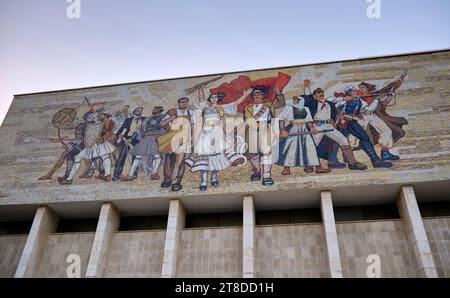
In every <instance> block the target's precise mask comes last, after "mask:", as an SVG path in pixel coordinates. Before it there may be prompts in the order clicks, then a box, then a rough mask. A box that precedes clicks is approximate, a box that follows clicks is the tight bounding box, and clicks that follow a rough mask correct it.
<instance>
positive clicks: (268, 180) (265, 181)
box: [262, 177, 274, 186]
mask: <svg viewBox="0 0 450 298" xmlns="http://www.w3.org/2000/svg"><path fill="white" fill-rule="evenodd" d="M273 184H274V181H273V179H272V178H270V177H268V178H263V180H262V185H264V186H271V185H273Z"/></svg>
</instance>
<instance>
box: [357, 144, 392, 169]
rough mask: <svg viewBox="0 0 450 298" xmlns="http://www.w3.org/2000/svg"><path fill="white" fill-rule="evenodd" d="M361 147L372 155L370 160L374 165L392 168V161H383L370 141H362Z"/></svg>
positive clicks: (375, 166)
mask: <svg viewBox="0 0 450 298" xmlns="http://www.w3.org/2000/svg"><path fill="white" fill-rule="evenodd" d="M360 144H361V148H362V149H363V150H364V152H366V154H367V155H368V156H369V157H370V160H371V161H372V165H373V167H374V168H390V167H392V163H390V162H385V161H382V160H381V159H380V158H379V157H378V155H377V153H376V152H375V149H373V146H372V144H371V143H370V142H369V141H364V142H362V141H361V142H360Z"/></svg>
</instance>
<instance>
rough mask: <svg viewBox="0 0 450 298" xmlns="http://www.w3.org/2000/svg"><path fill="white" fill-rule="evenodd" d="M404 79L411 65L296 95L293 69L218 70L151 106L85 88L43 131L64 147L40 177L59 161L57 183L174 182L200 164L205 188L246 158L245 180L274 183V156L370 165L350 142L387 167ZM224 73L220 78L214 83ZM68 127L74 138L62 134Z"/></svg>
mask: <svg viewBox="0 0 450 298" xmlns="http://www.w3.org/2000/svg"><path fill="white" fill-rule="evenodd" d="M406 78H407V69H405V70H404V71H403V73H401V74H400V75H399V76H398V78H397V79H395V80H394V81H392V82H391V83H389V84H387V85H383V86H377V85H376V84H374V83H373V82H359V83H358V84H356V85H348V86H346V87H345V88H344V89H342V90H339V91H337V92H334V93H333V94H332V95H331V96H329V97H325V91H324V89H323V88H324V87H322V86H316V87H317V88H315V89H314V90H313V89H312V88H311V86H312V85H313V80H311V79H309V78H307V79H305V80H304V81H303V88H302V89H299V90H297V92H296V93H297V94H298V95H295V96H293V97H292V98H288V99H287V98H286V96H285V95H284V94H283V90H284V88H285V87H286V86H287V85H288V84H289V81H290V80H291V77H290V76H289V75H287V74H285V73H283V72H278V74H277V75H276V76H274V77H264V78H261V79H257V80H252V79H251V78H250V77H249V76H246V75H240V76H239V77H238V78H236V79H233V80H230V81H227V76H226V75H221V76H217V77H215V78H213V79H208V80H206V81H203V82H200V83H198V84H196V85H194V86H192V87H189V88H187V89H185V90H184V93H185V94H184V96H183V97H180V98H178V99H176V103H177V105H178V106H177V107H175V108H173V107H172V106H170V105H168V106H160V105H157V106H156V105H155V106H154V107H153V108H152V110H151V111H145V110H144V108H143V107H142V106H135V107H130V105H126V104H122V103H120V102H119V103H108V102H102V101H95V100H92V99H89V98H88V97H87V96H86V97H84V100H83V102H82V103H80V105H79V106H77V107H65V108H63V109H61V110H59V111H57V112H56V113H55V115H54V116H53V118H52V125H53V127H54V129H55V130H56V135H57V136H56V137H53V136H52V137H49V138H48V140H49V141H50V142H53V143H60V144H61V146H62V149H63V151H62V153H61V154H60V156H58V157H57V158H56V161H55V164H54V165H53V166H52V167H51V169H50V170H49V171H48V172H47V173H46V174H45V175H44V176H42V177H40V178H39V180H41V181H42V180H52V179H53V178H54V174H55V173H56V171H57V170H58V169H60V168H61V167H63V166H64V167H65V174H64V175H63V176H60V177H57V178H56V180H57V181H58V182H59V183H60V184H62V185H70V184H72V183H77V182H76V180H78V179H98V180H100V181H105V182H110V181H112V182H122V183H132V182H133V181H134V180H135V179H137V178H138V175H144V176H145V177H147V178H148V179H150V180H162V183H161V185H160V186H161V187H162V188H170V189H171V190H172V191H179V190H181V189H182V187H183V186H182V185H183V182H182V181H183V177H184V176H185V175H193V174H195V173H198V174H199V177H200V184H199V189H200V191H206V190H207V188H208V187H209V186H210V187H220V181H219V178H218V173H219V172H222V171H227V169H229V168H231V167H236V166H242V165H245V164H246V163H250V164H251V172H250V173H247V176H248V178H249V181H252V182H258V181H260V182H261V183H262V185H264V186H271V185H273V184H274V183H275V181H274V179H273V178H272V171H274V170H278V169H274V168H273V165H274V164H275V165H278V166H280V167H282V171H281V174H282V175H283V176H288V175H292V173H291V168H294V167H300V168H303V170H304V172H305V173H308V174H311V175H325V174H329V173H331V172H332V171H333V169H344V168H346V169H348V170H349V171H366V170H368V168H369V167H368V165H367V164H363V163H361V162H359V161H357V160H356V158H355V156H354V154H353V152H354V151H355V150H362V151H363V152H364V153H365V154H366V155H367V157H368V158H369V159H370V165H371V166H372V167H373V168H390V167H393V166H394V163H395V161H397V160H399V159H400V157H399V156H398V155H395V154H394V153H392V152H391V151H390V149H392V148H393V147H394V145H395V142H396V141H398V140H399V139H401V138H402V137H403V136H404V135H405V131H404V130H403V129H402V127H403V126H404V125H407V124H408V121H407V120H406V119H405V118H403V117H394V116H392V115H389V109H390V107H392V106H394V105H395V104H396V102H397V101H398V100H402V99H401V98H398V96H397V94H396V91H397V89H398V88H399V87H400V86H401V85H402V83H403V82H404V81H405V79H406ZM220 79H222V80H225V81H226V82H223V83H217V82H218V81H219V80H220ZM327 83H328V82H325V84H327ZM172 101H173V100H172ZM169 102H170V101H169ZM191 107H193V108H191ZM80 108H82V109H86V110H87V111H86V112H84V113H80ZM227 117H230V119H231V120H233V121H235V120H236V119H237V118H240V119H241V120H242V121H241V127H239V126H236V127H233V128H232V129H226V118H227ZM181 119H184V121H179V120H181ZM228 123H229V122H228ZM183 127H184V128H183ZM188 127H190V128H191V129H186V128H188ZM239 130H240V133H239ZM274 130H276V131H274ZM68 131H72V132H73V137H72V138H69V137H68V136H63V135H67V132H68ZM195 132H198V133H195ZM263 132H265V133H263ZM184 133H186V134H184ZM250 134H252V135H254V136H256V137H255V138H251V137H250V136H249V135H250ZM270 138H272V139H273V140H269V142H267V141H268V139H270ZM251 141H254V143H255V146H249V142H251ZM180 142H181V145H182V146H177V145H180ZM264 142H266V144H267V145H268V146H264V144H263V143H264ZM376 145H378V146H379V148H380V150H379V151H377V150H376V149H375V148H374V146H376ZM250 147H255V149H254V150H250ZM274 152H277V153H276V154H274ZM339 155H341V156H342V159H340V158H339ZM322 160H326V161H327V162H326V165H325V163H324V162H323V161H322ZM127 161H129V163H130V165H131V166H130V167H129V170H125V169H124V166H125V163H126V162H127ZM243 174H244V173H243ZM240 178H242V177H240Z"/></svg>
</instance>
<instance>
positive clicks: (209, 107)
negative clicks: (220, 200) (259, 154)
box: [186, 88, 251, 191]
mask: <svg viewBox="0 0 450 298" xmlns="http://www.w3.org/2000/svg"><path fill="white" fill-rule="evenodd" d="M250 92H251V89H249V90H246V91H245V92H244V94H243V95H242V97H240V98H239V99H238V100H236V101H234V102H232V103H229V104H223V105H222V104H219V102H220V101H221V100H222V99H223V98H224V96H225V94H223V93H214V94H211V95H210V96H209V97H208V99H207V101H205V95H204V90H203V89H202V88H199V91H198V99H199V101H198V102H197V103H196V106H197V108H198V109H199V110H201V112H202V116H203V126H202V130H201V132H200V135H199V137H198V138H197V140H196V142H195V145H194V152H193V154H191V156H190V157H189V158H187V159H186V164H188V165H189V166H190V167H191V172H200V179H201V182H200V186H199V189H200V190H201V191H205V190H206V189H207V186H208V182H207V180H208V172H211V186H214V187H217V186H218V185H219V181H218V179H217V172H218V171H223V170H225V169H227V168H229V167H231V166H237V165H242V164H244V163H245V162H246V161H247V158H246V157H245V156H244V152H245V150H246V145H245V141H244V140H243V139H241V138H240V137H237V138H234V136H226V134H225V131H224V126H223V123H222V119H223V118H224V117H225V115H226V114H228V115H236V114H237V107H238V105H239V104H240V103H242V102H243V101H244V100H245V98H247V96H248V95H249V94H250ZM236 140H237V146H236V150H235V147H234V145H235V141H236ZM230 146H233V147H230ZM229 148H233V150H227V149H229Z"/></svg>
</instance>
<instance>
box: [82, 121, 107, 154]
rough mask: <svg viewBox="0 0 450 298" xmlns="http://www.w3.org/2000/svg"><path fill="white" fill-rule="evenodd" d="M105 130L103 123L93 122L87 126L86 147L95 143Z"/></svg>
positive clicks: (85, 134)
mask: <svg viewBox="0 0 450 298" xmlns="http://www.w3.org/2000/svg"><path fill="white" fill-rule="evenodd" d="M102 130H103V123H92V124H88V125H87V126H86V131H85V133H84V147H85V148H89V147H92V146H94V145H95V143H96V142H97V140H98V138H99V137H100V135H101V133H102Z"/></svg>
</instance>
